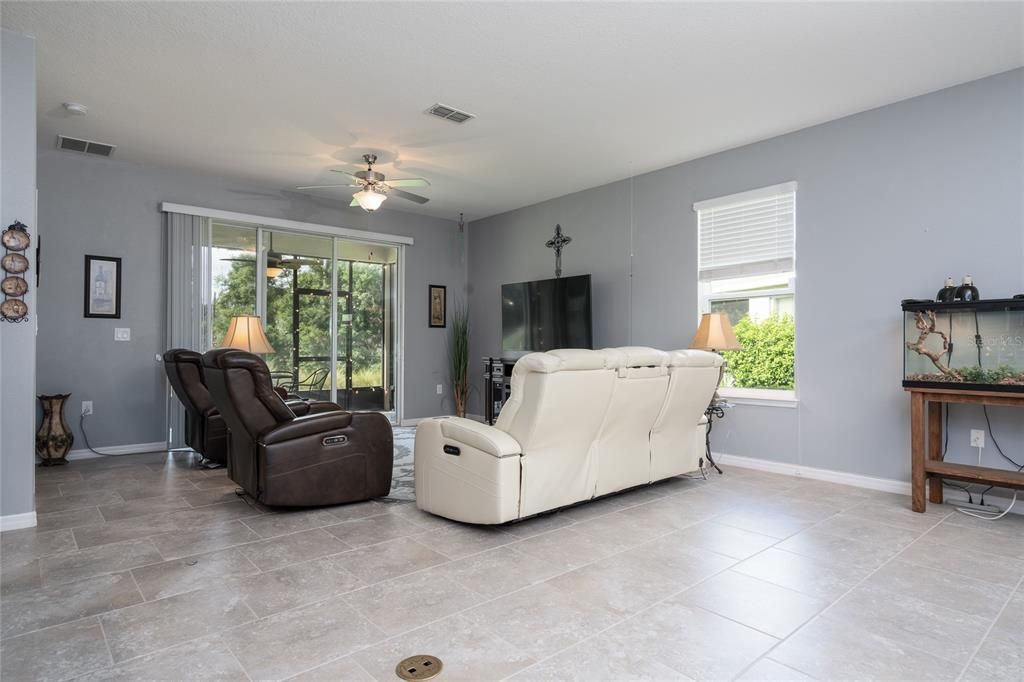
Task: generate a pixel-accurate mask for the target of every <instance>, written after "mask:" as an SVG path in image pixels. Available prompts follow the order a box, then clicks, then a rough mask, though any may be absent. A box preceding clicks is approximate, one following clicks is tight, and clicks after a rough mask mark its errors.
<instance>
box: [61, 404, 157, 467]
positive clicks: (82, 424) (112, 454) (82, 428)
mask: <svg viewBox="0 0 1024 682" xmlns="http://www.w3.org/2000/svg"><path fill="white" fill-rule="evenodd" d="M87 416H88V415H85V414H83V415H81V416H80V417H79V418H78V428H79V430H80V431H81V432H82V439H83V440H84V441H85V447H86V448H88V449H89V452H92V453H95V454H97V455H99V456H101V457H126V456H128V455H149V454H152V453H155V452H167V448H162V449H160V450H138V451H136V452H100V451H99V450H97V449H96V448H94V447H93V446H92V445H91V444H90V443H89V434H87V433H86V432H85V418H86V417H87Z"/></svg>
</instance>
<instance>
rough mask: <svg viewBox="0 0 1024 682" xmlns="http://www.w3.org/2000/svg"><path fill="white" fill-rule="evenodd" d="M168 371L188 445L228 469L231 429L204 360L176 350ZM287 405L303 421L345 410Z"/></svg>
mask: <svg viewBox="0 0 1024 682" xmlns="http://www.w3.org/2000/svg"><path fill="white" fill-rule="evenodd" d="M164 371H165V372H167V379H168V381H170V382H171V388H173V389H174V394H175V395H176V396H178V400H179V401H181V404H182V405H183V406H184V408H185V444H186V445H188V446H189V447H190V448H192V449H193V450H195V451H196V452H198V453H199V454H200V455H202V456H203V457H204V458H206V459H208V460H210V461H211V462H215V463H217V464H220V465H226V464H227V463H228V450H227V448H228V445H227V436H228V429H227V425H226V424H225V423H224V418H223V417H221V415H220V412H219V411H218V410H217V407H216V406H215V405H214V403H213V398H212V397H211V396H210V391H209V389H208V388H207V386H206V380H205V378H204V375H203V356H202V355H201V354H200V353H197V352H195V351H193V350H188V349H186V348H172V349H171V350H169V351H167V352H166V353H164ZM285 402H286V403H287V405H288V408H289V409H290V410H291V411H292V412H293V413H295V414H296V415H297V416H300V417H301V416H303V415H307V414H317V413H320V412H332V411H335V410H340V409H341V406H340V405H338V404H337V403H332V402H329V401H326V400H303V399H302V398H292V399H289V400H286V401H285Z"/></svg>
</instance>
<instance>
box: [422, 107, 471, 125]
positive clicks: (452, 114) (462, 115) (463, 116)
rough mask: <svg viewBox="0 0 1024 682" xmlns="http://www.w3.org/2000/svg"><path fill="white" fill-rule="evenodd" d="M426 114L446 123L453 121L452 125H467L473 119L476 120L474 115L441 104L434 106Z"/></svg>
mask: <svg viewBox="0 0 1024 682" xmlns="http://www.w3.org/2000/svg"><path fill="white" fill-rule="evenodd" d="M426 113H428V114H430V115H431V116H437V117H438V118H443V119H444V120H446V121H451V122H452V123H465V122H466V121H468V120H469V119H471V118H476V117H475V116H474V115H473V114H470V113H468V112H465V111H459V110H458V109H456V108H455V107H450V106H448V105H446V104H440V103H439V104H435V105H434V106H432V107H430V108H429V109H427V112H426Z"/></svg>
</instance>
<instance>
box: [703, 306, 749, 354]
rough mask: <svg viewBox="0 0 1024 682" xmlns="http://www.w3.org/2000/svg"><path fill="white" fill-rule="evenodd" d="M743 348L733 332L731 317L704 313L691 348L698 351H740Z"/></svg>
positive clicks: (723, 314) (722, 314)
mask: <svg viewBox="0 0 1024 682" xmlns="http://www.w3.org/2000/svg"><path fill="white" fill-rule="evenodd" d="M742 347H743V346H742V345H740V342H739V341H738V340H737V339H736V335H735V334H734V333H733V331H732V324H731V323H730V322H729V316H728V315H726V314H725V313H704V314H703V315H701V317H700V326H699V327H697V333H696V334H694V336H693V341H691V342H690V348H694V349H696V350H710V351H723V350H740V349H741V348H742Z"/></svg>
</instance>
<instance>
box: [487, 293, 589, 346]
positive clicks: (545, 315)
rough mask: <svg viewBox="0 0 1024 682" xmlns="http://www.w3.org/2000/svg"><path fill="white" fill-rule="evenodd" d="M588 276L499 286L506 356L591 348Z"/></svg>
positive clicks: (503, 342) (502, 335)
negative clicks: (561, 349) (508, 354)
mask: <svg viewBox="0 0 1024 682" xmlns="http://www.w3.org/2000/svg"><path fill="white" fill-rule="evenodd" d="M593 343H594V340H593V330H592V329H591V324H590V275H576V276H575V277H560V278H558V279H539V280H536V281H533V282H517V283H515V284H503V285H501V348H502V351H504V352H506V353H522V352H531V351H546V350H554V349H556V348H591V347H592V346H593Z"/></svg>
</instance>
